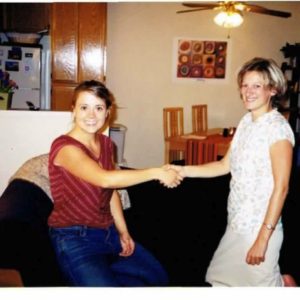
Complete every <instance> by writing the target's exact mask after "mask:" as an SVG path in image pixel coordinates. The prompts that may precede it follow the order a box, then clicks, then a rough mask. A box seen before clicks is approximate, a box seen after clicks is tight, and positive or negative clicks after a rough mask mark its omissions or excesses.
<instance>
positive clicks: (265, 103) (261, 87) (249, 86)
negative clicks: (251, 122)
mask: <svg viewBox="0 0 300 300" xmlns="http://www.w3.org/2000/svg"><path fill="white" fill-rule="evenodd" d="M266 81H267V80H266V79H265V78H264V77H263V75H262V74H261V73H260V72H257V71H248V72H246V73H245V74H244V76H243V80H242V84H241V87H240V94H241V98H242V100H243V102H244V105H245V108H246V109H247V110H249V111H251V113H252V115H253V117H254V118H257V117H259V116H260V115H262V114H264V113H266V112H268V111H270V110H271V109H272V103H271V97H272V96H274V95H275V94H276V91H275V89H272V88H270V87H269V85H268V83H267V82H266Z"/></svg>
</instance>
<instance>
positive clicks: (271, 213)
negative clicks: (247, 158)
mask: <svg viewBox="0 0 300 300" xmlns="http://www.w3.org/2000/svg"><path fill="white" fill-rule="evenodd" d="M270 155H271V163H272V171H273V177H274V189H273V192H272V195H271V198H270V201H269V205H268V209H267V212H266V215H265V219H264V221H263V224H262V226H261V228H260V231H259V233H258V236H257V238H256V241H255V242H254V244H253V246H252V247H251V249H250V250H249V252H248V254H247V257H246V261H247V263H248V264H252V265H254V264H260V263H261V262H263V261H264V260H265V253H266V250H267V246H268V242H269V239H270V237H271V235H272V232H273V229H268V228H267V226H266V224H270V225H272V227H275V226H276V224H277V222H278V220H279V218H280V216H281V212H282V208H283V205H284V202H285V198H286V195H287V193H288V187H289V180H290V173H291V168H292V156H293V148H292V145H291V143H290V142H289V141H288V140H282V141H279V142H276V143H275V144H273V145H272V146H271V149H270Z"/></svg>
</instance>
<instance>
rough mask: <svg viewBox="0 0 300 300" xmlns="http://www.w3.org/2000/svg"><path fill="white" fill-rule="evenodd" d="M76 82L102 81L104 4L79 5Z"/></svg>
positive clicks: (104, 56)
mask: <svg viewBox="0 0 300 300" xmlns="http://www.w3.org/2000/svg"><path fill="white" fill-rule="evenodd" d="M79 20H80V22H79V29H78V30H79V68H78V80H79V82H81V81H83V80H91V79H94V80H98V81H104V79H105V78H104V67H105V58H106V4H105V3H102V4H99V3H81V4H79Z"/></svg>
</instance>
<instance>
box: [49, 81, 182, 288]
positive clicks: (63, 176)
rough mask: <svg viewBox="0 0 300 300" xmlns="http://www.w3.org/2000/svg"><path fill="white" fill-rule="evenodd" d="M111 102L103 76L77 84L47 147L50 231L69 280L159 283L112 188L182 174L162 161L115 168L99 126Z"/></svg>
mask: <svg viewBox="0 0 300 300" xmlns="http://www.w3.org/2000/svg"><path fill="white" fill-rule="evenodd" d="M111 104H112V95H111V93H110V92H109V90H108V89H107V88H106V87H105V86H104V85H103V84H102V83H100V82H97V81H86V82H83V83H82V84H80V85H79V86H78V87H77V88H76V89H75V92H74V99H73V116H74V127H73V128H72V129H71V131H70V132H68V133H67V134H65V135H62V136H60V137H58V138H57V139H56V140H55V141H54V142H53V143H52V146H51V150H50V154H49V177H50V187H51V194H52V199H53V201H54V209H53V211H52V213H51V215H50V217H49V219H48V224H49V226H50V236H51V239H52V242H53V245H54V248H55V251H56V254H57V257H58V261H59V263H60V266H61V268H62V271H63V273H64V274H65V276H66V278H67V279H68V280H69V282H70V284H72V285H74V286H163V285H166V284H167V275H166V273H165V271H164V270H163V268H162V266H161V265H160V263H159V262H158V261H157V260H156V259H155V258H154V257H153V256H152V255H151V254H150V253H149V252H148V251H147V250H145V249H144V248H143V247H142V246H141V245H139V244H137V243H135V242H134V241H133V239H132V238H131V236H130V234H129V232H128V229H127V226H126V222H125V219H124V215H123V211H122V207H121V203H120V199H119V196H118V193H117V192H116V190H115V189H116V188H122V187H127V186H131V185H134V184H138V183H142V182H145V181H149V180H160V181H161V182H162V183H163V184H164V185H166V186H168V187H175V186H177V185H178V184H179V183H180V181H181V179H182V178H181V177H180V175H178V174H177V172H176V171H174V170H165V169H164V168H163V167H160V168H150V169H144V170H115V169H114V162H113V145H112V141H111V140H110V138H109V137H107V136H104V135H103V134H99V133H98V132H99V129H101V127H102V126H103V125H104V124H105V122H106V119H107V117H108V115H109V111H110V107H111Z"/></svg>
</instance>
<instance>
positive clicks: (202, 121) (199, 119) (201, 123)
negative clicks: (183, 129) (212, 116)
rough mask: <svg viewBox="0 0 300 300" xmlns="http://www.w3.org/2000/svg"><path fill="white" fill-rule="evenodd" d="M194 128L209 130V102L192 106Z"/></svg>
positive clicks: (194, 130)
mask: <svg viewBox="0 0 300 300" xmlns="http://www.w3.org/2000/svg"><path fill="white" fill-rule="evenodd" d="M192 128H193V132H204V131H207V128H208V122H207V104H199V105H193V106H192Z"/></svg>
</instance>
